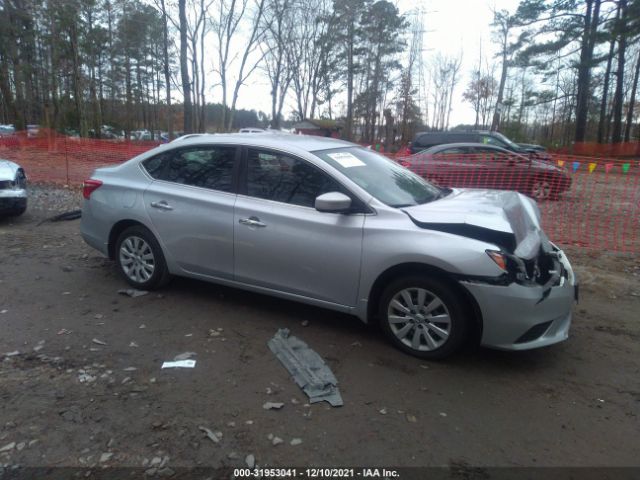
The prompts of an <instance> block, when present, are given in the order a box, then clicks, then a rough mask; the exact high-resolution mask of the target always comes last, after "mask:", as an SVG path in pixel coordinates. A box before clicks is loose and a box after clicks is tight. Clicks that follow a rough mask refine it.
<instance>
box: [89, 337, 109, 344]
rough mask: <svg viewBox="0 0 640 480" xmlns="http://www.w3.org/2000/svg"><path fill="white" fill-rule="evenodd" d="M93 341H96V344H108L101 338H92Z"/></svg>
mask: <svg viewBox="0 0 640 480" xmlns="http://www.w3.org/2000/svg"><path fill="white" fill-rule="evenodd" d="M91 341H92V342H93V343H95V344H96V345H106V344H107V342H105V341H104V340H99V339H97V338H94V339H93V340H91Z"/></svg>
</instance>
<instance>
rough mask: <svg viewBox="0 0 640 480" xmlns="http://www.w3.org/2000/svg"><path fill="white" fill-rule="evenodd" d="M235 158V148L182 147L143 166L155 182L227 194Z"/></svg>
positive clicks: (231, 185) (231, 184)
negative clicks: (161, 181) (171, 183)
mask: <svg viewBox="0 0 640 480" xmlns="http://www.w3.org/2000/svg"><path fill="white" fill-rule="evenodd" d="M235 155H236V149H235V147H224V146H207V147H193V148H185V149H180V150H177V151H174V152H167V153H166V154H164V155H159V156H158V157H153V158H151V159H149V160H147V161H145V162H144V167H145V169H146V170H147V172H149V174H150V175H151V176H152V177H153V178H156V179H158V180H164V181H167V182H174V183H180V184H183V185H190V186H193V187H201V188H209V189H211V190H219V191H222V192H231V191H233V167H234V164H235Z"/></svg>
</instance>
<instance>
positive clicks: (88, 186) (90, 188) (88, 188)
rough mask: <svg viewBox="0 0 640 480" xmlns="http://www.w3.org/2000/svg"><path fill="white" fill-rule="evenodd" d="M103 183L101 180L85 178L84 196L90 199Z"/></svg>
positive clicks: (83, 185)
mask: <svg viewBox="0 0 640 480" xmlns="http://www.w3.org/2000/svg"><path fill="white" fill-rule="evenodd" d="M101 185H102V182H101V181H100V180H93V179H89V180H85V181H84V183H83V184H82V196H83V197H84V198H86V199H87V200H89V197H90V196H91V194H92V193H93V192H94V191H96V190H97V189H98V188H100V186H101Z"/></svg>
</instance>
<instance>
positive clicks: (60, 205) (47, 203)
mask: <svg viewBox="0 0 640 480" xmlns="http://www.w3.org/2000/svg"><path fill="white" fill-rule="evenodd" d="M28 192H29V200H28V202H29V210H43V211H46V212H51V213H64V212H68V211H70V210H77V209H79V208H81V207H82V200H83V199H82V190H81V189H79V188H63V187H60V186H56V185H47V184H34V183H30V184H29V185H28Z"/></svg>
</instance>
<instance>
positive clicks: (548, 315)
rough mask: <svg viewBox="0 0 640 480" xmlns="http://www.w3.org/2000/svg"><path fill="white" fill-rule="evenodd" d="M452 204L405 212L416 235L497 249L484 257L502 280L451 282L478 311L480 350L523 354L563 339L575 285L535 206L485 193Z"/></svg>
mask: <svg viewBox="0 0 640 480" xmlns="http://www.w3.org/2000/svg"><path fill="white" fill-rule="evenodd" d="M450 197H451V198H449V197H445V198H443V199H442V200H439V201H437V202H432V203H431V204H425V205H418V206H415V207H409V208H406V209H405V210H404V211H405V213H406V214H407V215H408V216H409V218H411V220H412V221H413V223H415V225H417V226H418V227H420V228H424V229H430V230H437V231H441V232H447V233H451V234H454V235H460V236H463V237H466V238H471V239H474V240H479V241H482V242H484V243H485V244H491V245H494V246H495V248H488V249H487V250H486V253H487V255H488V257H489V258H491V260H493V262H495V264H496V265H497V266H498V267H499V269H500V270H502V272H503V273H502V274H501V275H498V276H493V277H486V276H478V275H473V272H464V274H457V275H455V277H456V279H457V280H458V281H459V282H460V284H461V285H462V286H463V287H464V288H465V289H466V290H467V291H468V292H469V294H470V295H471V296H472V297H473V298H474V299H475V302H476V304H477V307H478V311H479V314H480V321H481V325H482V327H481V328H482V336H481V341H480V343H481V344H482V345H484V346H488V347H492V348H498V349H505V350H526V349H530V348H538V347H543V346H546V345H551V344H554V343H557V342H561V341H563V340H566V339H567V338H568V335H569V328H570V325H571V317H572V315H571V310H572V304H573V302H574V301H575V300H577V292H578V286H577V282H576V279H575V277H574V273H573V270H572V268H571V264H570V263H569V261H568V259H567V258H566V256H565V255H564V253H563V252H562V251H561V250H560V249H559V248H558V247H557V246H555V245H554V244H553V243H552V242H551V241H549V239H548V238H547V236H546V234H545V233H544V232H543V231H542V229H541V227H540V211H539V210H538V207H537V205H536V204H535V202H533V201H532V200H530V199H529V198H527V197H524V196H523V195H521V194H519V193H516V192H501V191H486V190H484V191H483V190H458V191H454V192H453V193H452V194H451V195H450ZM447 200H448V201H447Z"/></svg>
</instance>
